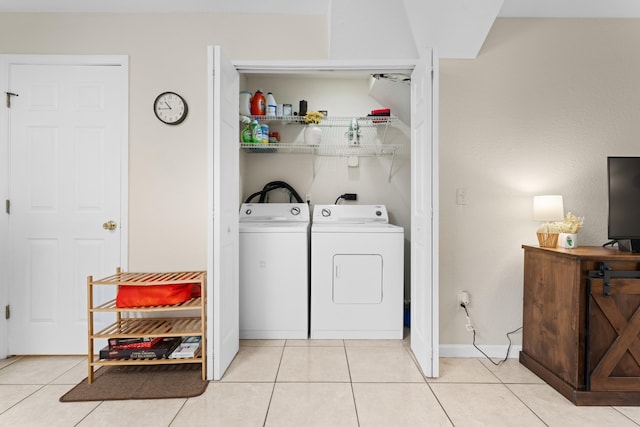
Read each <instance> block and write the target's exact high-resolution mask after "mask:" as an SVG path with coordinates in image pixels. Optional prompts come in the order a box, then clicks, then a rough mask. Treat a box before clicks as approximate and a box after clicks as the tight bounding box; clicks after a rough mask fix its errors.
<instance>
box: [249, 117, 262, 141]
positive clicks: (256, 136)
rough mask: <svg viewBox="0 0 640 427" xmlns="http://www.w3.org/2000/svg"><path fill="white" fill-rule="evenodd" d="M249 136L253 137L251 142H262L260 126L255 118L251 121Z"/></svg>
mask: <svg viewBox="0 0 640 427" xmlns="http://www.w3.org/2000/svg"><path fill="white" fill-rule="evenodd" d="M251 136H252V137H253V138H252V141H251V142H253V143H258V144H262V128H261V127H260V123H258V121H257V120H254V121H253V123H251Z"/></svg>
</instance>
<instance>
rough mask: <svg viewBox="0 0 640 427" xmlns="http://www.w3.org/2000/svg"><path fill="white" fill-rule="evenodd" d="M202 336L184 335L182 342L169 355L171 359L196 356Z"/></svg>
mask: <svg viewBox="0 0 640 427" xmlns="http://www.w3.org/2000/svg"><path fill="white" fill-rule="evenodd" d="M201 341H202V340H201V337H197V336H189V337H184V339H183V340H182V343H180V345H179V346H178V347H176V349H175V350H173V352H172V353H171V354H170V355H169V358H170V359H186V358H193V357H196V355H197V354H198V351H199V350H200V343H201Z"/></svg>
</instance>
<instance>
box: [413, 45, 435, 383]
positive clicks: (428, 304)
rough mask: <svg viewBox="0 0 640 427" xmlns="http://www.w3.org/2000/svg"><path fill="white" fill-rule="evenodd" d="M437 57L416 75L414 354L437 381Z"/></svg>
mask: <svg viewBox="0 0 640 427" xmlns="http://www.w3.org/2000/svg"><path fill="white" fill-rule="evenodd" d="M437 65H438V63H437V58H436V56H435V54H434V53H433V52H432V51H429V52H427V55H425V57H423V58H421V59H420V61H419V62H418V64H417V65H416V67H415V68H414V70H413V73H411V350H413V353H414V355H415V356H416V360H417V361H418V364H419V365H420V367H421V368H422V371H423V373H424V374H425V375H426V376H428V377H437V376H438V374H439V373H438V371H439V363H438V357H439V349H438V345H439V344H438V340H439V336H438V304H439V302H438V299H439V298H438V222H439V221H438V133H437V123H438V115H437V112H438V107H437V105H438V104H437V99H438V97H437V94H438V92H437V88H438V68H437Z"/></svg>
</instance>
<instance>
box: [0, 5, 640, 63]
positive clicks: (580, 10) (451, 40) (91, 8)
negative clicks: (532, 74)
mask: <svg viewBox="0 0 640 427" xmlns="http://www.w3.org/2000/svg"><path fill="white" fill-rule="evenodd" d="M10 12H60V13H62V12H82V13H109V12H111V13H196V12H210V13H258V14H271V13H274V14H295V15H324V16H327V22H328V23H329V29H328V33H329V34H328V37H329V46H330V57H331V59H344V58H350V59H351V58H352V57H353V52H354V49H353V46H361V45H362V42H365V43H366V42H368V41H369V40H379V38H380V34H381V33H383V36H384V39H385V41H386V42H387V47H384V48H382V49H380V48H379V47H378V48H377V50H375V51H371V52H363V53H362V55H363V56H364V55H368V56H370V55H371V54H372V53H373V54H376V55H379V56H381V57H385V58H392V59H393V58H397V57H402V58H407V57H417V56H419V54H418V52H420V51H421V50H423V49H424V48H425V47H434V46H435V47H437V48H438V51H439V55H440V57H441V58H475V57H476V56H477V54H478V52H479V51H480V48H481V47H482V44H483V43H484V40H485V38H486V36H487V34H488V33H489V30H490V29H491V26H492V25H493V22H494V21H495V19H496V18H497V17H505V18H508V17H518V18H537V17H544V18H638V17H640V0H402V2H396V1H389V0H313V1H311V0H307V1H301V0H232V1H230V0H178V1H176V0H0V13H10ZM352 17H355V19H353V18H352ZM372 37H374V38H372ZM358 43H360V44H358ZM399 47H400V48H399ZM360 51H361V50H360Z"/></svg>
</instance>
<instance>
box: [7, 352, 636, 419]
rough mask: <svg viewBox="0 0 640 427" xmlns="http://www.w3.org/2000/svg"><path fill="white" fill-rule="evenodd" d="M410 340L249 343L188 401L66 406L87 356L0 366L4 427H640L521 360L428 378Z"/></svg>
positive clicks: (625, 413) (462, 364)
mask: <svg viewBox="0 0 640 427" xmlns="http://www.w3.org/2000/svg"><path fill="white" fill-rule="evenodd" d="M407 346H408V340H404V341H399V340H398V341H393V340H382V341H369V340H364V341H356V340H287V341H285V340H269V341H263V340H244V341H242V342H241V346H240V351H239V353H238V355H237V356H236V358H235V360H234V361H233V363H232V364H231V366H230V368H229V370H228V371H227V373H226V375H225V376H224V377H223V379H222V380H221V381H216V382H211V383H210V384H209V386H208V387H207V391H206V392H205V393H204V394H203V395H201V396H198V397H195V398H190V399H165V400H130V401H105V402H85V403H60V402H59V401H58V399H59V397H60V396H62V395H63V394H64V393H65V392H67V391H68V390H69V389H70V388H71V387H72V386H73V385H75V384H76V383H78V382H80V381H81V380H82V379H84V378H85V377H86V359H85V358H84V357H81V356H50V357H44V356H37V357H14V358H10V359H6V360H0V426H21V427H23V426H27V427H29V426H92V427H93V426H102V425H104V426H114V425H116V426H117V425H149V426H151V425H152V426H154V427H161V426H173V427H175V426H188V427H194V426H224V427H233V426H242V427H245V426H269V427H271V426H278V427H281V426H296V427H302V426H322V427H324V426H331V427H333V426H362V427H368V426H385V427H389V426H394V427H395V426H411V427H413V426H452V425H453V426H491V427H494V426H544V425H547V426H562V427H569V426H598V427H603V426H616V427H620V426H638V425H640V406H638V407H576V406H574V405H572V404H571V403H570V402H569V401H567V400H566V399H565V398H564V397H562V396H561V395H560V394H558V393H557V392H556V391H555V390H553V389H552V388H551V387H549V386H548V385H547V384H545V383H544V382H542V381H541V380H540V379H539V378H538V377H536V376H535V375H533V374H532V373H531V372H529V370H527V369H526V368H525V367H523V366H522V365H520V364H519V363H518V361H517V360H515V359H510V360H508V361H507V362H506V363H505V364H503V365H501V366H499V367H496V366H494V365H493V364H492V363H491V362H490V361H488V360H486V359H481V358H478V359H446V358H445V359H441V361H440V374H441V376H440V378H437V379H434V378H424V377H423V376H422V375H421V374H420V371H419V370H418V368H417V366H416V364H415V362H414V359H413V358H412V356H411V353H410V351H409V350H408V347H407Z"/></svg>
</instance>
